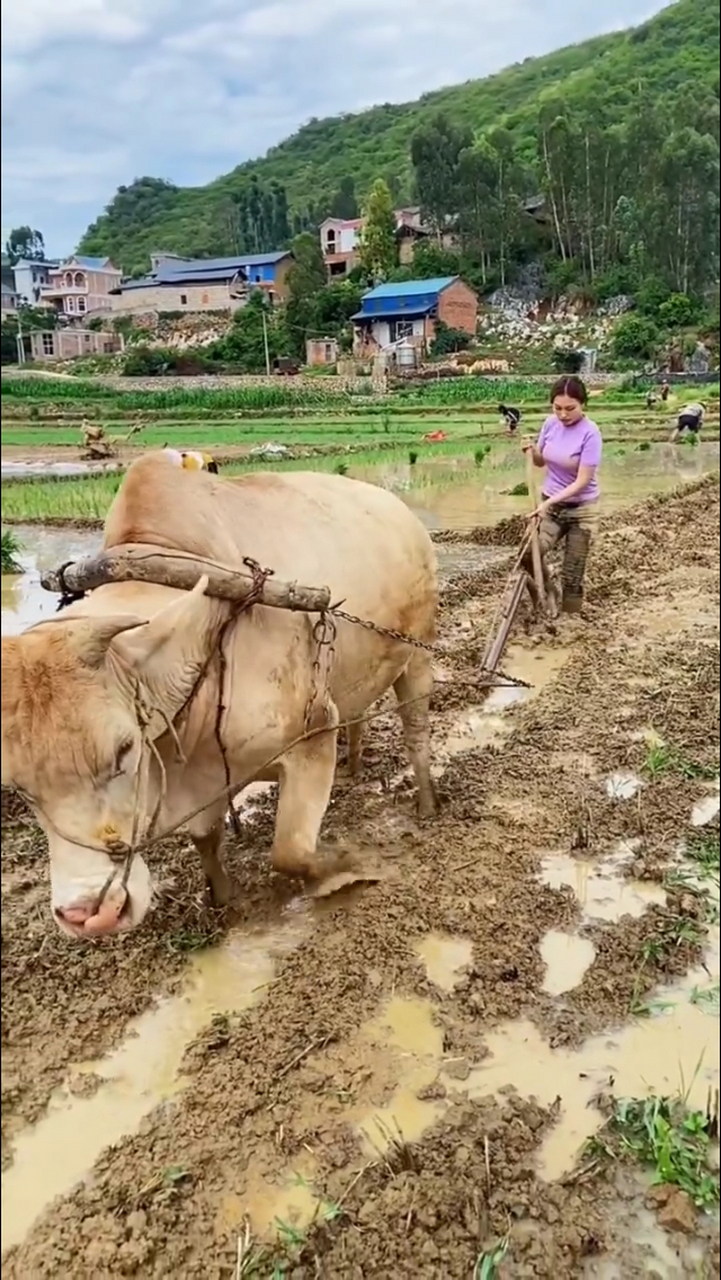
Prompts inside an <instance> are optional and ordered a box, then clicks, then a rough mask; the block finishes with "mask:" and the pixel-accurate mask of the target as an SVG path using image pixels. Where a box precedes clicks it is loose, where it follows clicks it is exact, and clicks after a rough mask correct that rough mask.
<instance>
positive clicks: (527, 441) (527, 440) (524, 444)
mask: <svg viewBox="0 0 721 1280" xmlns="http://www.w3.org/2000/svg"><path fill="white" fill-rule="evenodd" d="M535 444H536V441H535V439H534V438H533V436H521V452H522V453H528V450H529V449H533V448H534V446H535Z"/></svg>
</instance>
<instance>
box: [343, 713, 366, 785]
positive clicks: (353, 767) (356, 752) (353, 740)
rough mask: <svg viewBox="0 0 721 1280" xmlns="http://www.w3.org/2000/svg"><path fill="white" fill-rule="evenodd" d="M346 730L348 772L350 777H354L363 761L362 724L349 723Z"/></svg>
mask: <svg viewBox="0 0 721 1280" xmlns="http://www.w3.org/2000/svg"><path fill="white" fill-rule="evenodd" d="M346 732H347V734H348V773H349V774H350V776H351V778H355V777H356V776H357V775H358V774H359V773H360V769H361V764H362V762H363V725H362V724H349V725H348V728H347V730H346Z"/></svg>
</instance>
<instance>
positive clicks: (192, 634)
mask: <svg viewBox="0 0 721 1280" xmlns="http://www.w3.org/2000/svg"><path fill="white" fill-rule="evenodd" d="M207 585H208V578H207V575H205V574H204V575H203V577H202V578H199V580H198V581H197V582H196V584H195V586H194V587H193V590H192V591H184V592H182V594H181V595H180V596H179V597H178V599H177V600H173V601H172V603H171V604H169V605H166V607H165V608H164V609H161V610H160V613H156V614H155V616H154V617H153V618H151V619H150V621H149V622H147V623H145V624H144V625H143V626H137V627H136V629H135V630H134V631H129V632H128V633H127V634H125V635H122V636H121V635H119V636H117V638H116V639H115V640H114V642H113V649H114V650H115V652H116V653H118V655H119V656H120V657H121V658H122V659H123V660H124V661H125V662H127V663H128V664H129V665H130V666H133V667H143V666H145V665H146V664H147V663H149V662H152V660H153V658H154V657H155V656H156V654H157V653H158V652H159V650H161V649H163V648H164V647H165V646H166V645H168V644H170V643H171V642H172V643H174V644H175V645H177V646H178V652H179V655H180V654H182V655H183V657H192V658H194V657H195V656H196V651H197V650H199V649H202V650H203V652H204V650H205V632H206V627H207V624H208V601H207V599H206V598H205V589H206V587H207Z"/></svg>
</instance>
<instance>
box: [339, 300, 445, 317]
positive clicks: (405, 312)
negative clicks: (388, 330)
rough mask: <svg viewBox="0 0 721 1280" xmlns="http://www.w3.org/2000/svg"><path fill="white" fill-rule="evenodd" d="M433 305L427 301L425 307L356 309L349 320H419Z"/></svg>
mask: <svg viewBox="0 0 721 1280" xmlns="http://www.w3.org/2000/svg"><path fill="white" fill-rule="evenodd" d="M434 306H435V303H434V302H429V303H428V305H427V306H425V307H389V308H388V309H387V310H386V309H384V310H383V311H356V313H355V315H354V316H351V320H356V321H358V320H420V319H421V317H422V316H427V315H428V313H429V312H430V311H432V310H433V308H434Z"/></svg>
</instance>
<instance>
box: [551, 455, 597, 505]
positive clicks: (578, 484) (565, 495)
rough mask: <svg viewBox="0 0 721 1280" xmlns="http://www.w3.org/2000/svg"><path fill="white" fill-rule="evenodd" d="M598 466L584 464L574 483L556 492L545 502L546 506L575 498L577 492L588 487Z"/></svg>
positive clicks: (579, 469)
mask: <svg viewBox="0 0 721 1280" xmlns="http://www.w3.org/2000/svg"><path fill="white" fill-rule="evenodd" d="M595 471H596V468H595V467H590V466H587V465H586V464H582V465H581V466H580V467H579V468H578V475H577V476H576V479H575V480H574V481H573V483H572V484H567V485H566V487H565V489H561V491H560V493H554V495H553V497H552V498H549V499H548V500H547V502H546V503H545V504H544V505H545V506H546V507H552V506H553V505H554V504H555V503H557V502H568V500H569V499H570V498H575V496H576V494H577V493H580V492H581V490H582V489H585V488H586V485H587V484H590V483H591V481H592V480H593V477H594V474H595Z"/></svg>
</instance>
